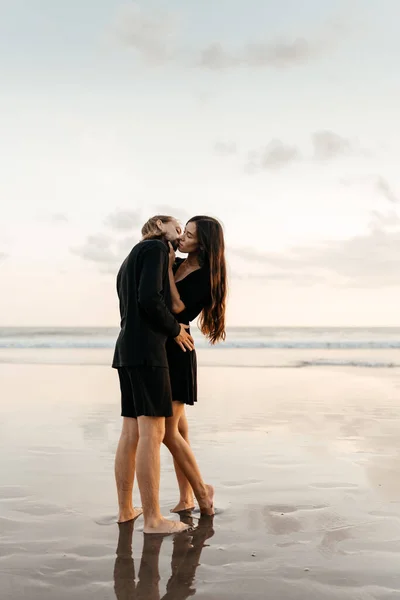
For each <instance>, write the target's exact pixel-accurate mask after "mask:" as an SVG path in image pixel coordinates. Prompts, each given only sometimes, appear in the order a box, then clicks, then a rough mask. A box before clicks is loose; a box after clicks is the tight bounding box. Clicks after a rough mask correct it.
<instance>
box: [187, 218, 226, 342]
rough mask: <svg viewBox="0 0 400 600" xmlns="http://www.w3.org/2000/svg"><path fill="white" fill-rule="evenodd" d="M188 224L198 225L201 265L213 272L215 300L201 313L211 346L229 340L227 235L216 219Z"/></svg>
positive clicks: (199, 220) (205, 332)
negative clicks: (226, 324)
mask: <svg viewBox="0 0 400 600" xmlns="http://www.w3.org/2000/svg"><path fill="white" fill-rule="evenodd" d="M188 223H196V228H197V239H198V242H199V260H200V264H201V266H203V265H204V266H207V267H208V268H209V269H210V283H211V301H210V303H209V305H207V306H205V307H204V308H203V310H202V312H201V315H200V321H199V326H200V330H201V332H202V333H203V334H204V335H205V336H206V337H207V338H208V339H209V340H210V342H211V344H215V343H216V342H219V341H221V340H225V338H226V332H225V310H226V296H227V275H226V262H225V241H224V232H223V229H222V225H221V223H220V222H219V221H217V219H214V218H213V217H206V216H203V215H200V216H197V217H193V218H192V219H190V220H189V221H188Z"/></svg>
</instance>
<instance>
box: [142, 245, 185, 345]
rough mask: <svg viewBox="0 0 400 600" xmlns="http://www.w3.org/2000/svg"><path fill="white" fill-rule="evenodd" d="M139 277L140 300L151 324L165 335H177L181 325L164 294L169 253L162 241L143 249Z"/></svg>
mask: <svg viewBox="0 0 400 600" xmlns="http://www.w3.org/2000/svg"><path fill="white" fill-rule="evenodd" d="M143 252H144V255H143V264H142V271H141V273H140V279H139V290H138V301H139V305H140V306H141V308H142V310H144V312H145V313H146V315H147V316H148V318H149V320H150V322H151V324H152V325H153V326H154V328H155V329H158V331H160V332H161V333H163V334H164V335H167V336H169V337H173V338H175V337H177V336H178V335H179V333H180V330H181V327H180V325H179V323H178V321H177V320H176V319H175V317H174V316H173V315H172V314H171V312H170V311H169V310H168V308H167V305H166V304H165V302H164V298H163V296H162V293H161V292H162V288H163V274H164V272H165V270H166V269H168V253H167V249H165V250H164V248H163V247H162V245H161V243H154V244H149V247H148V248H146V249H144V250H143Z"/></svg>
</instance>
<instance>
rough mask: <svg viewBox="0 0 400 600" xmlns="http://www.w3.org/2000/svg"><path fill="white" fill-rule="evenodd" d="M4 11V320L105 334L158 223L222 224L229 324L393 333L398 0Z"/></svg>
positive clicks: (18, 4) (399, 127)
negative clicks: (146, 226) (143, 243)
mask: <svg viewBox="0 0 400 600" xmlns="http://www.w3.org/2000/svg"><path fill="white" fill-rule="evenodd" d="M0 12H1V19H0V75H1V80H2V86H1V89H0V129H1V136H0V159H1V162H0V164H1V167H0V199H1V220H0V276H1V282H2V284H1V294H0V325H3V326H6V325H11V326H23V325H37V326H40V325H49V326H50V325H65V326H74V325H94V326H95V325H118V322H119V315H118V305H117V297H116V291H115V277H116V273H117V271H118V268H119V265H120V263H121V262H122V260H123V259H124V258H125V256H126V255H127V254H128V252H129V251H130V249H131V248H132V247H133V246H134V244H135V243H137V241H139V239H140V233H139V232H140V227H141V225H142V223H143V222H144V221H146V220H147V218H148V217H150V216H152V215H153V214H157V213H160V212H161V213H167V214H172V215H173V216H176V217H177V218H178V219H180V220H181V221H182V223H184V222H185V220H187V219H188V218H189V217H191V216H193V215H195V214H210V215H212V216H214V217H217V218H219V219H220V220H221V222H222V223H223V225H224V230H225V238H226V245H227V260H228V269H229V302H228V315H227V316H228V325H231V326H238V325H239V326H240V325H243V326H244V325H249V326H256V325H260V326H261V325H271V326H274V325H276V326H279V325H285V326H308V325H310V326H319V325H321V326H366V325H367V326H390V325H398V324H399V309H398V307H399V305H400V208H399V202H400V170H399V168H398V156H399V149H398V145H399V140H400V119H399V117H398V106H399V105H400V68H399V67H400V65H399V62H400V59H399V57H400V37H399V35H398V22H399V20H400V4H399V3H398V1H397V0H381V2H378V1H377V0H353V1H352V2H344V1H334V0H318V1H317V0H282V1H281V2H279V3H277V2H275V1H274V0H271V1H270V0H213V1H211V0H202V1H201V2H194V1H190V0H189V1H188V0H186V1H183V0H170V1H169V2H168V3H167V2H162V1H161V0H147V1H146V2H144V1H140V2H137V3H129V2H128V3H121V2H118V1H117V0H69V1H68V2H66V1H62V0H59V1H58V2H54V0H0Z"/></svg>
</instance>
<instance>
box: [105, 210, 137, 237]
mask: <svg viewBox="0 0 400 600" xmlns="http://www.w3.org/2000/svg"><path fill="white" fill-rule="evenodd" d="M142 224H143V219H142V213H141V211H140V210H128V209H121V208H117V209H116V210H115V211H114V212H113V213H111V214H110V215H108V217H107V218H106V219H105V225H106V226H107V227H109V228H110V229H113V230H114V231H132V229H137V228H140V227H141V226H142Z"/></svg>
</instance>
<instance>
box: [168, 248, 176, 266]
mask: <svg viewBox="0 0 400 600" xmlns="http://www.w3.org/2000/svg"><path fill="white" fill-rule="evenodd" d="M168 246H169V268H170V269H172V267H173V266H174V263H175V250H174V248H173V246H172V244H171V242H168Z"/></svg>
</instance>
